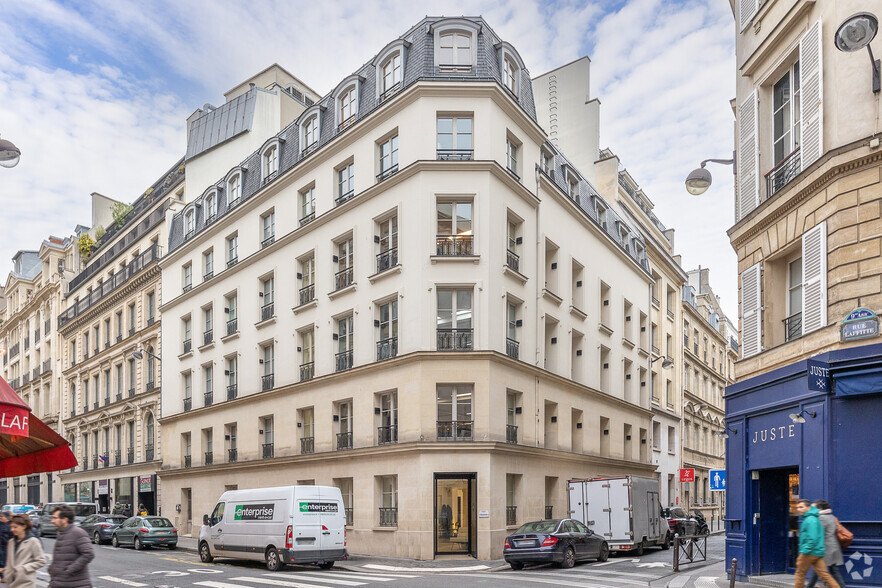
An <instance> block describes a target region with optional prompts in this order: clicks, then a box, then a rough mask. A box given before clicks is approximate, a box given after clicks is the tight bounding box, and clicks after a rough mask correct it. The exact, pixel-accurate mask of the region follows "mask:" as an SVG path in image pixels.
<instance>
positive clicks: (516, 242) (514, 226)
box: [505, 214, 524, 273]
mask: <svg viewBox="0 0 882 588" xmlns="http://www.w3.org/2000/svg"><path fill="white" fill-rule="evenodd" d="M523 225H524V223H523V221H522V220H521V219H520V218H517V217H515V216H512V214H509V216H508V222H507V223H506V225H505V237H506V244H507V247H506V252H505V265H506V266H508V268H509V269H512V270H514V271H516V272H519V273H520V271H521V257H520V253H521V244H522V243H523V237H522V236H521V231H522V229H523Z"/></svg>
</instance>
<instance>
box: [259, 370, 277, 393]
mask: <svg viewBox="0 0 882 588" xmlns="http://www.w3.org/2000/svg"><path fill="white" fill-rule="evenodd" d="M274 382H275V377H274V375H273V374H264V375H263V376H261V377H260V390H261V391H262V392H266V391H267V390H272V389H273V387H274Z"/></svg>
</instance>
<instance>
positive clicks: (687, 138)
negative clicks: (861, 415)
mask: <svg viewBox="0 0 882 588" xmlns="http://www.w3.org/2000/svg"><path fill="white" fill-rule="evenodd" d="M426 14H431V15H447V16H456V15H460V14H467V15H483V16H484V17H485V18H486V19H487V21H488V23H489V24H490V26H492V27H493V29H494V30H495V31H496V32H497V33H498V34H499V35H500V36H501V37H502V38H503V39H505V40H507V41H509V42H511V43H512V44H514V45H515V46H516V47H517V48H518V51H519V52H520V53H521V56H522V57H523V59H524V61H525V62H526V65H527V67H528V69H529V70H530V72H531V74H532V75H534V76H535V75H538V74H541V73H543V72H545V71H547V70H549V69H552V68H554V67H557V66H559V65H562V64H565V63H568V62H570V61H572V60H573V59H576V58H578V57H581V56H583V55H588V56H590V57H591V60H592V70H591V78H592V79H591V94H592V97H597V98H599V99H600V101H601V104H602V106H601V146H602V147H609V148H611V149H612V151H613V152H614V153H616V154H617V155H619V157H620V158H621V160H622V163H623V164H624V165H625V167H627V169H628V170H629V172H631V174H632V175H633V176H634V177H635V178H636V179H637V181H638V182H639V183H640V184H641V187H642V188H643V189H644V191H645V192H646V194H647V195H648V196H649V197H650V198H651V199H652V200H653V202H654V203H655V204H656V212H657V214H658V216H659V217H660V218H661V220H662V222H664V223H665V224H666V225H667V226H668V227H674V228H676V229H677V235H676V242H675V243H676V253H680V254H682V255H683V265H684V266H685V267H686V268H687V269H692V268H696V267H698V266H699V265H701V266H703V267H710V268H711V283H712V285H713V287H714V289H715V291H716V292H717V294H719V295H721V297H722V304H723V308H724V310H725V311H726V312H727V314H729V315H730V317H731V318H732V320H733V321H735V322H737V313H736V311H737V275H736V258H735V255H734V253H733V252H732V249H731V247H730V246H729V241H728V238H727V237H726V233H725V231H726V229H728V228H729V227H730V226H731V225H732V224H733V222H734V213H733V194H732V174H731V171H730V169H729V168H726V167H714V168H713V169H712V172H713V173H714V179H715V182H714V185H713V187H712V188H711V190H710V191H709V192H708V193H707V194H706V195H705V196H704V197H702V198H696V197H692V196H689V195H688V194H686V192H685V190H684V188H683V179H684V178H685V176H686V174H687V173H688V172H689V171H690V170H691V169H692V168H694V167H696V166H697V164H698V162H699V161H701V160H702V159H706V158H710V157H716V158H721V157H729V156H730V155H731V153H732V149H733V143H732V142H733V138H732V137H733V121H734V115H733V114H732V110H731V108H730V106H729V100H730V99H731V98H733V97H734V95H735V61H734V38H735V27H734V19H733V17H732V12H731V8H730V6H729V3H728V2H725V1H724V0H694V1H690V0H684V1H681V2H670V1H662V0H621V1H603V0H597V1H593V2H592V1H581V2H575V1H573V2H570V1H565V0H560V1H555V2H540V1H537V0H495V1H490V0H486V1H484V0H476V1H464V2H450V1H447V2H438V1H428V2H422V3H415V2H409V1H405V0H387V1H384V2H370V1H368V2H353V1H351V0H343V1H341V0H333V1H332V0H326V1H323V2H314V1H312V2H300V1H278V2H272V1H264V0H253V1H250V2H242V1H239V2H232V1H227V0H219V1H209V0H177V1H172V0H169V1H161V0H157V1H143V2H128V1H123V0H91V1H89V2H73V1H71V2H62V1H54V0H19V1H17V2H9V3H4V7H3V16H2V18H0V38H2V39H3V40H4V41H3V43H2V44H0V135H2V137H3V138H5V139H9V140H11V141H13V142H15V143H16V145H18V146H19V147H20V148H21V150H22V152H23V155H22V160H21V163H20V164H19V165H18V167H16V168H13V169H11V170H6V169H0V210H2V213H0V275H5V274H6V272H7V271H8V269H10V268H11V261H10V260H11V257H12V255H13V254H14V253H15V251H17V250H19V249H37V248H38V247H39V245H40V241H41V239H42V238H44V237H46V236H47V235H49V234H55V235H59V236H63V235H68V234H70V233H71V232H72V230H73V227H74V226H75V225H76V224H77V223H82V224H89V221H90V198H89V195H90V194H91V193H92V192H99V193H102V194H105V195H107V196H110V197H112V198H116V199H119V200H124V201H132V200H134V199H135V198H136V197H137V196H138V195H139V194H141V193H142V192H143V191H144V190H145V189H146V188H147V187H148V186H149V185H150V184H151V183H152V182H153V181H154V180H156V179H157V178H158V177H159V176H160V175H161V174H162V173H163V172H164V171H165V170H167V169H168V168H169V166H171V165H172V164H173V163H174V162H175V161H176V160H177V159H178V158H179V157H180V156H181V155H182V154H183V152H184V149H185V139H186V132H185V126H184V124H185V119H186V117H187V116H188V115H189V114H190V113H191V112H193V111H194V110H195V109H196V108H198V107H201V106H202V105H203V104H205V103H206V102H208V103H212V104H218V103H220V102H222V101H223V93H224V92H225V91H227V90H228V89H230V88H232V87H233V86H235V85H236V84H238V83H240V82H242V81H244V80H245V79H247V78H248V77H250V76H251V75H253V74H254V73H256V72H258V71H260V70H262V69H264V68H265V67H267V66H268V65H270V64H271V63H274V62H277V63H279V64H280V65H282V66H283V67H285V68H286V69H288V70H289V71H291V72H292V73H294V75H296V76H298V77H300V78H301V79H302V80H303V81H305V82H306V83H307V84H309V85H310V86H312V87H313V88H314V89H315V90H317V91H318V92H321V93H325V92H327V91H329V90H331V89H332V88H333V87H334V86H335V85H336V84H337V82H338V81H339V80H341V79H342V78H344V77H345V76H346V75H348V74H349V73H351V72H352V71H353V70H355V69H356V68H357V67H358V66H360V65H361V64H362V63H364V62H366V61H368V60H369V59H370V58H371V57H373V55H374V54H375V53H376V52H377V51H379V50H380V49H381V48H382V47H383V46H384V45H385V44H386V43H387V42H388V41H389V40H391V39H393V38H395V37H397V36H399V35H400V34H402V33H403V32H404V31H406V30H407V29H408V28H409V27H410V26H412V25H413V24H414V23H416V22H417V21H418V20H419V19H420V18H422V17H423V16H424V15H426Z"/></svg>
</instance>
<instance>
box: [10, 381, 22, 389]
mask: <svg viewBox="0 0 882 588" xmlns="http://www.w3.org/2000/svg"><path fill="white" fill-rule="evenodd" d="M9 386H10V387H11V388H12V389H13V390H18V389H19V388H21V380H20V379H19V378H15V379H14V380H9Z"/></svg>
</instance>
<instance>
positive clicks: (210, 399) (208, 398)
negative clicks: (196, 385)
mask: <svg viewBox="0 0 882 588" xmlns="http://www.w3.org/2000/svg"><path fill="white" fill-rule="evenodd" d="M202 397H203V400H202V405H203V406H211V405H212V404H214V392H205V393H204V394H203V395H202Z"/></svg>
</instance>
